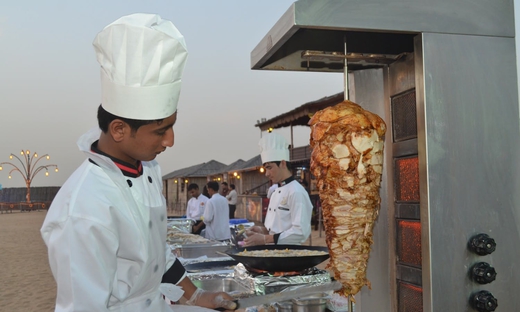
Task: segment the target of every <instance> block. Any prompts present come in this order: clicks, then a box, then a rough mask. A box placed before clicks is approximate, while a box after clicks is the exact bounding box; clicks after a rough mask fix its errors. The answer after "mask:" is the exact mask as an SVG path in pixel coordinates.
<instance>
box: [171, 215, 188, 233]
mask: <svg viewBox="0 0 520 312" xmlns="http://www.w3.org/2000/svg"><path fill="white" fill-rule="evenodd" d="M194 224H195V221H193V220H191V219H184V218H180V219H168V222H167V223H166V226H167V227H168V228H172V227H176V228H178V229H180V230H182V231H184V232H186V233H191V232H192V231H191V228H192V226H193V225H194Z"/></svg>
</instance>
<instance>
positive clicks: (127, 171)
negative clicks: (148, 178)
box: [89, 141, 143, 178]
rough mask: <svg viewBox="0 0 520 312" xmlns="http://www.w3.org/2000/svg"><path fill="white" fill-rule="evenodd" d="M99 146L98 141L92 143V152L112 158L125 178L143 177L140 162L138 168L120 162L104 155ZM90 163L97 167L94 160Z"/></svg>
mask: <svg viewBox="0 0 520 312" xmlns="http://www.w3.org/2000/svg"><path fill="white" fill-rule="evenodd" d="M97 144H98V141H96V142H94V143H92V145H91V146H90V150H91V151H92V152H93V153H96V154H99V155H103V156H106V157H108V158H110V159H111V160H112V161H113V162H114V164H115V165H116V166H117V167H118V168H119V169H120V170H121V172H122V173H123V175H124V176H125V177H130V178H138V177H139V176H141V175H142V174H143V164H142V163H141V162H140V161H139V162H138V163H137V166H134V165H132V164H129V163H127V162H124V161H122V160H119V159H117V158H115V157H112V156H110V155H108V154H106V153H103V152H102V151H100V150H99V149H98V147H97ZM89 161H90V162H91V163H93V164H95V165H97V164H96V163H95V162H94V161H93V160H91V159H89Z"/></svg>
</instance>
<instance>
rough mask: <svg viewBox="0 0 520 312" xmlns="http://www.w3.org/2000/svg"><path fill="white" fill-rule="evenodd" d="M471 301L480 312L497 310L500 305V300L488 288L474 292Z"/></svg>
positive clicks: (473, 306) (472, 305)
mask: <svg viewBox="0 0 520 312" xmlns="http://www.w3.org/2000/svg"><path fill="white" fill-rule="evenodd" d="M469 303H470V305H471V307H472V308H473V309H475V310H477V311H478V312H487V311H495V309H496V308H497V307H498V300H497V299H496V298H495V297H493V295H492V294H491V293H490V292H489V291H487V290H481V291H479V292H477V293H473V294H472V295H471V297H470V298H469Z"/></svg>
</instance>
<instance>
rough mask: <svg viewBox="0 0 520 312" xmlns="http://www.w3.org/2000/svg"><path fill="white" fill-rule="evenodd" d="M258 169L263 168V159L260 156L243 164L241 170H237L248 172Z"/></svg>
mask: <svg viewBox="0 0 520 312" xmlns="http://www.w3.org/2000/svg"><path fill="white" fill-rule="evenodd" d="M258 167H262V158H261V157H260V154H258V155H256V156H255V157H253V158H251V159H249V160H248V161H246V162H245V163H243V164H242V166H241V167H240V168H237V169H239V170H242V171H248V170H256V168H258Z"/></svg>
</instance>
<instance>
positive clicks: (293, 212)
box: [264, 180, 312, 245]
mask: <svg viewBox="0 0 520 312" xmlns="http://www.w3.org/2000/svg"><path fill="white" fill-rule="evenodd" d="M311 216H312V203H311V201H310V199H309V194H308V193H307V191H306V190H305V188H304V187H303V186H302V185H301V184H300V183H299V182H298V181H296V180H292V181H291V182H289V183H287V184H285V185H282V186H279V187H278V188H277V189H275V190H274V191H273V193H272V194H271V198H270V199H269V208H268V209H267V214H266V216H265V222H264V225H265V227H266V228H267V229H268V230H269V234H278V233H279V234H280V236H279V237H278V241H277V242H276V243H277V244H279V245H283V244H290V245H292V244H294V245H299V244H302V243H303V242H305V241H306V240H307V238H309V235H310V233H311Z"/></svg>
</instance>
